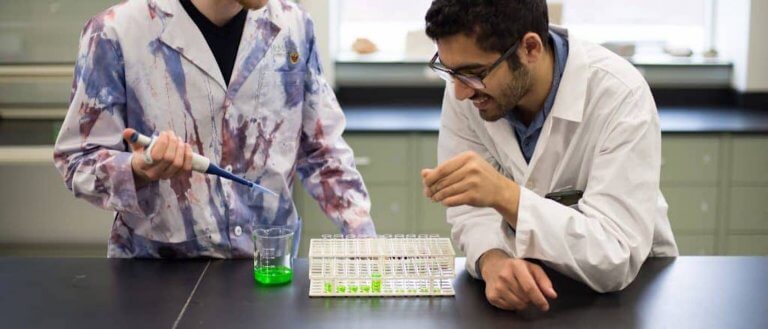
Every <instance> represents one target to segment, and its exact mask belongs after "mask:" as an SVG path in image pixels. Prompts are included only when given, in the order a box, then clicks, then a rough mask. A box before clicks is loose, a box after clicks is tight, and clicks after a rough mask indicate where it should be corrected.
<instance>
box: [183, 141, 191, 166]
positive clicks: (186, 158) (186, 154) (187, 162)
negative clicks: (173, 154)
mask: <svg viewBox="0 0 768 329" xmlns="http://www.w3.org/2000/svg"><path fill="white" fill-rule="evenodd" d="M182 169H183V170H184V171H191V170H192V145H189V144H184V166H183V167H182Z"/></svg>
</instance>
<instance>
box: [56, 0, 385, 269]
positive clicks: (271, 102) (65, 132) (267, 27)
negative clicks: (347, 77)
mask: <svg viewBox="0 0 768 329" xmlns="http://www.w3.org/2000/svg"><path fill="white" fill-rule="evenodd" d="M344 124H345V121H344V115H343V113H342V111H341V108H340V107H339V105H338V103H337V101H336V98H335V96H334V94H333V90H332V89H331V88H330V87H329V85H328V84H327V83H326V81H325V80H324V79H323V76H322V74H321V71H320V65H319V61H318V57H317V47H316V42H315V36H314V31H313V27H312V22H311V20H310V18H309V17H308V16H307V14H306V13H305V12H303V11H302V10H300V9H299V8H298V7H297V6H296V5H295V4H293V3H291V2H288V1H278V0H273V1H270V2H269V3H268V4H267V6H266V7H265V8H264V9H263V10H257V11H254V10H251V11H249V12H248V14H247V18H246V22H245V27H244V29H243V35H242V39H241V41H240V46H239V49H238V53H237V58H236V61H235V66H234V69H233V72H232V78H231V80H230V81H229V84H228V85H227V84H226V83H225V81H224V78H223V76H222V74H221V72H220V70H219V68H218V65H217V64H216V60H215V59H214V57H213V53H212V52H211V50H210V49H209V47H208V44H207V43H206V41H205V39H204V38H203V35H202V34H201V33H200V31H199V29H198V28H197V26H196V25H195V23H194V22H193V21H192V20H191V19H190V17H189V16H188V15H187V13H186V12H185V11H184V9H183V8H182V6H181V4H180V3H179V1H178V0H133V1H126V2H123V3H121V4H119V5H116V6H114V7H112V8H109V9H108V10H106V11H105V12H103V13H101V14H99V15H97V16H95V17H93V18H92V19H91V20H89V21H88V23H87V24H86V27H85V29H84V31H83V34H82V37H81V42H80V54H79V55H78V59H77V64H76V67H75V79H74V82H73V85H72V100H71V103H70V108H69V112H68V113H67V116H66V119H65V121H64V124H63V126H62V129H61V132H60V134H59V137H58V140H57V142H56V146H55V154H54V160H55V163H56V166H57V168H58V169H59V171H60V172H61V174H62V176H63V177H64V181H65V183H66V186H67V187H68V188H69V189H70V190H72V192H73V193H74V195H75V196H76V197H79V198H82V199H85V200H87V201H89V202H91V203H93V204H94V205H96V206H98V207H101V208H104V209H109V210H113V211H116V217H115V220H114V224H113V227H112V232H111V234H110V237H109V246H108V255H109V256H110V257H146V258H153V257H216V258H231V257H252V255H253V242H252V239H251V232H252V228H253V227H254V226H255V225H258V224H270V225H290V226H294V227H298V226H299V225H300V224H299V223H300V221H299V215H300V214H298V213H297V211H296V207H295V206H294V203H293V198H292V188H293V182H294V178H295V177H297V176H298V178H300V179H301V181H302V183H303V184H304V186H305V188H306V190H307V191H308V192H309V193H310V194H311V195H312V196H313V197H314V198H315V199H316V200H317V201H318V203H319V204H320V206H321V208H322V210H323V211H324V212H325V214H326V215H327V216H328V217H329V218H330V219H331V220H332V221H333V222H334V223H335V224H336V225H337V226H338V228H339V229H340V230H341V231H342V232H343V233H354V234H358V235H375V229H374V226H373V222H372V221H371V218H370V215H369V209H370V201H369V199H368V193H367V191H366V188H365V185H364V184H363V180H362V177H361V176H360V173H359V172H358V171H357V170H356V169H355V165H354V156H353V154H352V150H351V149H350V148H349V146H348V145H347V144H346V143H345V142H344V140H343V139H342V137H341V134H342V132H343V130H344ZM126 127H131V128H134V129H136V130H138V131H139V132H141V133H143V134H146V135H151V134H153V133H156V132H160V131H163V130H169V129H170V130H173V131H174V132H175V134H176V135H177V136H180V137H182V138H183V139H184V140H185V141H186V142H187V143H189V144H191V146H192V148H193V151H195V152H198V153H200V154H202V155H204V156H206V157H208V158H210V159H211V161H212V162H213V163H217V164H219V165H220V166H222V167H223V168H225V169H226V170H229V171H231V172H233V173H234V174H236V175H239V176H243V177H245V178H246V179H248V180H251V181H256V182H258V183H260V184H262V185H265V186H266V187H268V188H270V189H271V190H273V191H275V192H277V193H278V194H279V197H271V196H269V195H264V194H262V193H251V191H250V190H249V189H248V188H247V187H245V186H242V185H240V184H237V183H235V182H232V181H229V180H222V179H219V178H217V177H214V176H210V175H205V174H201V173H197V172H194V173H191V174H190V175H183V176H180V177H175V178H173V179H169V180H160V181H155V182H153V183H151V184H150V185H149V186H145V187H141V188H137V187H136V186H135V184H134V178H133V174H132V171H131V164H130V161H131V152H130V150H129V149H128V147H127V145H126V144H125V143H124V142H123V140H122V137H121V133H122V131H123V129H124V128H126ZM308 220H322V219H319V218H310V219H308ZM296 239H298V237H296Z"/></svg>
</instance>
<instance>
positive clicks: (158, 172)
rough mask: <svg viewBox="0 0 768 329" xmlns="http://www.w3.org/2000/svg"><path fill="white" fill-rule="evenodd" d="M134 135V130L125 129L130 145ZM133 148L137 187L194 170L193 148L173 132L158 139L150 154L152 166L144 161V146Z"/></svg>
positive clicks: (124, 132) (133, 165)
mask: <svg viewBox="0 0 768 329" xmlns="http://www.w3.org/2000/svg"><path fill="white" fill-rule="evenodd" d="M133 133H134V130H133V129H130V128H128V129H125V130H124V131H123V138H124V139H125V140H126V141H127V142H128V143H130V137H131V136H132V135H133ZM131 148H132V149H133V157H132V159H131V169H133V177H134V179H135V180H136V186H137V187H142V186H145V185H147V184H149V183H150V182H153V181H156V180H160V179H168V178H171V177H174V176H176V175H179V174H182V173H188V172H189V171H191V170H192V147H191V146H190V145H189V144H187V143H185V142H184V141H183V140H182V139H181V137H177V136H176V135H175V134H174V133H173V131H170V130H168V131H163V132H161V133H160V135H159V136H158V137H157V139H156V140H155V144H154V146H152V149H151V150H150V154H149V156H150V158H152V163H151V164H147V163H146V162H145V161H144V146H141V145H139V144H131Z"/></svg>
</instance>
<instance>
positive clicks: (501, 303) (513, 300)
mask: <svg viewBox="0 0 768 329" xmlns="http://www.w3.org/2000/svg"><path fill="white" fill-rule="evenodd" d="M486 298H488V302H489V303H491V305H493V306H496V307H498V308H500V309H503V310H523V309H525V308H526V307H527V303H526V302H524V301H522V300H520V298H518V297H517V296H515V294H514V293H512V292H511V291H509V290H507V291H498V292H497V291H491V292H486Z"/></svg>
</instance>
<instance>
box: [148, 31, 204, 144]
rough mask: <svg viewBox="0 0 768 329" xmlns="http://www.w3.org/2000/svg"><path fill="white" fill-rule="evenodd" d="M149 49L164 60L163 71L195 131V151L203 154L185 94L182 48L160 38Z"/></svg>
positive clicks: (187, 96) (185, 82) (190, 105)
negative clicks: (182, 104) (171, 45)
mask: <svg viewBox="0 0 768 329" xmlns="http://www.w3.org/2000/svg"><path fill="white" fill-rule="evenodd" d="M149 49H150V52H151V53H152V54H153V55H155V56H158V55H159V56H161V57H162V58H163V61H164V62H165V72H166V73H167V74H168V77H169V78H171V81H172V82H173V86H174V87H175V88H176V91H177V92H178V93H179V96H181V99H182V100H183V102H184V111H185V112H186V113H187V116H188V117H189V119H190V120H192V129H193V130H194V133H195V136H194V140H193V142H194V144H195V146H197V153H199V154H200V155H205V151H204V149H203V142H202V140H201V138H200V132H199V129H198V127H197V120H196V119H195V116H194V114H193V113H192V104H190V103H189V95H188V94H187V78H186V75H185V74H184V67H183V65H182V64H181V53H182V52H183V51H184V50H183V49H175V50H174V49H171V48H170V47H168V45H166V44H164V43H163V42H162V41H160V39H155V40H152V41H151V42H150V43H149Z"/></svg>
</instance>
